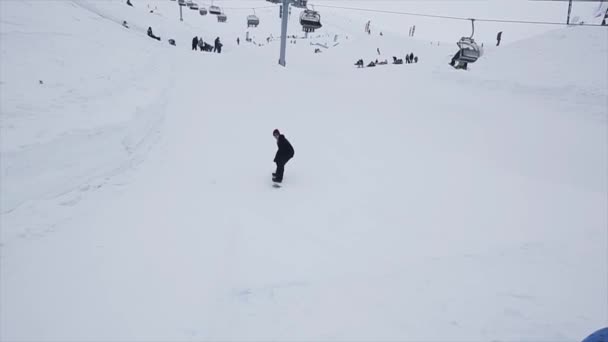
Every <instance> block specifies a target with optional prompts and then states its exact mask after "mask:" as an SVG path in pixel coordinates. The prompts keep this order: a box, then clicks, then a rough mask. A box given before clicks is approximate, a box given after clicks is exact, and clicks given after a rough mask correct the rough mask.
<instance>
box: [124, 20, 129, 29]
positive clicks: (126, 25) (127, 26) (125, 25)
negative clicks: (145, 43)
mask: <svg viewBox="0 0 608 342" xmlns="http://www.w3.org/2000/svg"><path fill="white" fill-rule="evenodd" d="M122 26H124V27H126V28H129V24H127V21H126V20H123V21H122Z"/></svg>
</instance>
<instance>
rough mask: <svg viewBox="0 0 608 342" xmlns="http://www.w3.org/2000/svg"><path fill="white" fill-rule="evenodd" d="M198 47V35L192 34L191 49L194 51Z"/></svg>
mask: <svg viewBox="0 0 608 342" xmlns="http://www.w3.org/2000/svg"><path fill="white" fill-rule="evenodd" d="M197 48H198V37H197V36H194V38H192V50H194V51H196V50H197Z"/></svg>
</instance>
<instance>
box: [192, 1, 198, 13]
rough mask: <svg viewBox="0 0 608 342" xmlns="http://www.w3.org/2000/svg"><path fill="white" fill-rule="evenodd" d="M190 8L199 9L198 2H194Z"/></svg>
mask: <svg viewBox="0 0 608 342" xmlns="http://www.w3.org/2000/svg"><path fill="white" fill-rule="evenodd" d="M190 9H191V10H193V11H198V4H197V3H192V5H190Z"/></svg>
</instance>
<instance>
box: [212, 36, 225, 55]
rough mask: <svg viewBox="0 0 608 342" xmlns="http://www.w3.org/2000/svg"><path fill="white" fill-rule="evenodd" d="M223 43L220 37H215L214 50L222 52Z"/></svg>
mask: <svg viewBox="0 0 608 342" xmlns="http://www.w3.org/2000/svg"><path fill="white" fill-rule="evenodd" d="M222 46H223V44H222V43H221V42H220V37H217V38H215V42H214V44H213V52H217V53H222Z"/></svg>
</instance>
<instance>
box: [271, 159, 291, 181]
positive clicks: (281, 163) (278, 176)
mask: <svg viewBox="0 0 608 342" xmlns="http://www.w3.org/2000/svg"><path fill="white" fill-rule="evenodd" d="M289 159H291V158H289ZM289 159H287V160H277V161H276V162H275V163H277V171H276V172H275V173H274V180H276V181H279V182H282V181H283V173H284V172H285V164H287V162H288V161H289Z"/></svg>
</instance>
